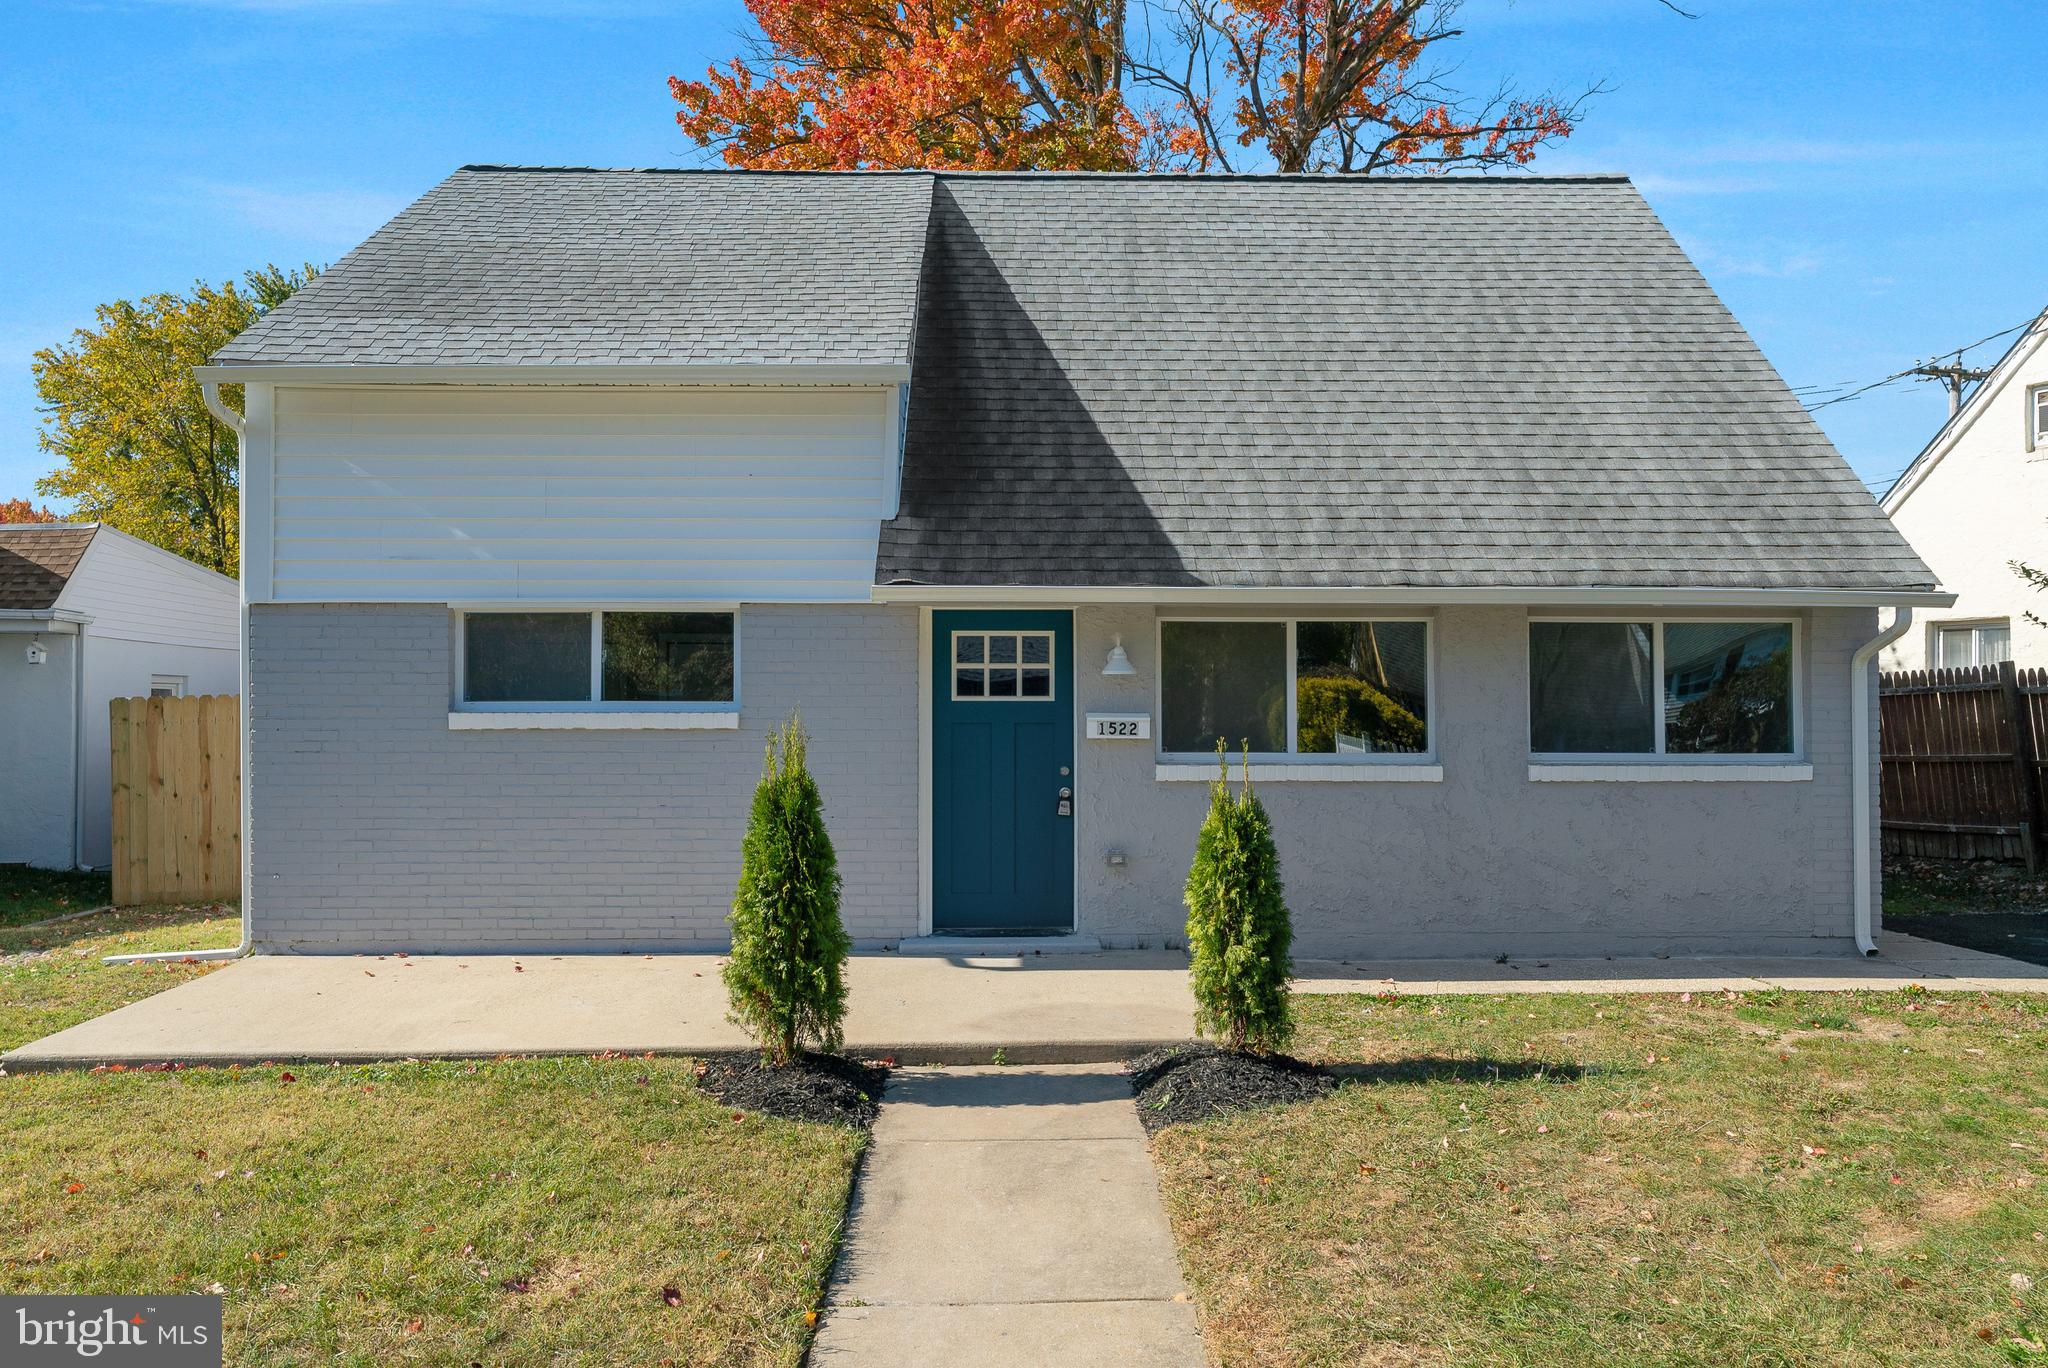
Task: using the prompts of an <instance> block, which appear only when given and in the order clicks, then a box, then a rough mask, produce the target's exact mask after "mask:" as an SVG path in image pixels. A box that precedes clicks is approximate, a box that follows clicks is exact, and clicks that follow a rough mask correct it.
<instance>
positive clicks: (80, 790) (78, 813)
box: [71, 622, 86, 869]
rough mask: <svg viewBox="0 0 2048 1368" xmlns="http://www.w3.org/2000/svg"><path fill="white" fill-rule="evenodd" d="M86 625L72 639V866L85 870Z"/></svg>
mask: <svg viewBox="0 0 2048 1368" xmlns="http://www.w3.org/2000/svg"><path fill="white" fill-rule="evenodd" d="M85 733H86V726H85V624H84V623H82V622H81V623H79V624H78V630H77V633H76V634H75V635H74V636H73V637H72V638H71V867H72V868H73V869H83V868H85Z"/></svg>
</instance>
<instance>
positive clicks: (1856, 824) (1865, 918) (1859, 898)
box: [1849, 608, 1913, 955]
mask: <svg viewBox="0 0 2048 1368" xmlns="http://www.w3.org/2000/svg"><path fill="white" fill-rule="evenodd" d="M1893 613H1894V616H1893V618H1892V625H1891V626H1889V627H1887V628H1885V629H1884V630H1883V631H1882V632H1879V633H1878V634H1877V635H1876V636H1874V637H1872V638H1871V639H1870V640H1868V641H1866V642H1864V643H1863V644H1862V645H1861V646H1859V647H1857V648H1856V654H1855V655H1852V656H1850V657H1849V752H1850V753H1849V773H1850V780H1849V783H1850V794H1849V811H1850V817H1849V826H1850V833H1849V846H1850V850H1851V852H1852V854H1851V857H1850V858H1851V859H1852V860H1854V861H1855V869H1854V871H1853V878H1854V885H1855V895H1854V896H1855V908H1854V912H1855V922H1856V948H1857V949H1858V950H1861V951H1862V952H1863V953H1864V954H1866V955H1874V954H1876V953H1877V940H1876V937H1875V936H1874V934H1873V933H1872V931H1871V915H1870V914H1871V897H1872V893H1873V889H1872V887H1871V879H1870V861H1871V848H1870V826H1871V821H1870V818H1871V812H1870V750H1871V740H1872V738H1871V732H1870V676H1869V673H1868V672H1869V668H1870V662H1871V661H1872V660H1873V659H1874V658H1875V657H1876V656H1877V653H1878V652H1879V651H1882V650H1883V649H1884V648H1885V647H1887V646H1889V645H1891V644H1892V643H1893V642H1894V641H1897V640H1898V639H1899V638H1900V637H1902V636H1904V635H1905V634H1906V629H1907V628H1908V627H1911V626H1912V625H1913V610H1912V609H1911V608H1896V609H1894V610H1893Z"/></svg>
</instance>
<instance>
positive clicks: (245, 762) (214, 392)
mask: <svg viewBox="0 0 2048 1368" xmlns="http://www.w3.org/2000/svg"><path fill="white" fill-rule="evenodd" d="M199 393H200V397H202V398H203V399H205V401H206V411H207V412H208V413H211V414H212V415H213V416H214V417H216V418H218V419H220V421H221V422H222V423H224V424H226V425H227V426H228V427H229V428H230V429H232V430H233V431H234V434H235V440H236V442H237V443H238V445H239V447H240V452H239V454H240V456H241V459H242V461H243V462H244V463H246V462H247V460H248V456H249V444H248V442H247V441H245V440H244V439H243V437H244V433H245V432H246V431H247V429H248V422H247V421H246V420H245V419H244V418H243V417H242V415H241V414H239V413H237V412H235V411H234V410H233V409H231V408H229V407H228V406H227V405H226V404H223V403H222V402H221V401H220V386H219V385H218V384H216V383H214V382H212V381H201V382H200V384H199ZM243 478H244V487H246V481H247V475H246V472H245V474H244V477H243ZM246 503H247V500H244V504H245V505H246ZM248 514H249V510H248V508H247V507H246V506H245V507H243V508H242V509H241V517H242V518H243V519H245V520H246V519H247V517H248ZM245 525H246V523H245ZM239 597H240V599H241V607H242V641H241V646H242V649H241V657H242V659H241V681H242V696H241V700H240V707H241V713H242V725H241V727H240V729H239V730H240V731H241V738H240V747H241V752H242V939H241V941H240V942H239V943H237V944H236V945H234V946H232V947H230V948H228V949H225V950H157V951H152V952H151V953H149V954H146V955H108V956H105V957H104V959H103V960H102V962H103V963H106V964H146V963H149V962H151V961H165V960H168V961H173V962H182V961H184V960H230V959H240V958H241V957H242V956H244V955H246V954H248V953H249V945H250V941H251V939H252V936H251V931H252V926H253V924H252V922H251V921H250V918H249V893H250V889H251V887H252V885H251V881H250V878H249V868H250V866H249V579H248V576H247V575H246V574H244V575H243V577H242V590H241V593H240V595H239Z"/></svg>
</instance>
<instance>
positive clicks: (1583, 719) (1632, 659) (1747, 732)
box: [1529, 620, 1799, 762]
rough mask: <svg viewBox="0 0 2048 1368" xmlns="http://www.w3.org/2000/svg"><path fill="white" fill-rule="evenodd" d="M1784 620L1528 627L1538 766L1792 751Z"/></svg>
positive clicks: (1792, 678) (1790, 668)
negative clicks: (1581, 761)
mask: <svg viewBox="0 0 2048 1368" xmlns="http://www.w3.org/2000/svg"><path fill="white" fill-rule="evenodd" d="M1793 657H1794V631H1793V625H1792V624H1791V623H1790V622H1707V621H1672V622H1659V621H1655V620H1644V621H1622V622H1614V621H1587V622H1549V621H1544V622H1532V623H1530V624H1529V750H1530V754H1531V756H1532V757H1533V758H1534V759H1536V760H1537V761H1538V762H1542V761H1563V762H1570V761H1574V760H1591V759H1599V760H1617V761H1626V762H1637V761H1652V762H1655V761H1661V760H1663V759H1664V758H1665V757H1684V758H1687V759H1694V758H1713V759H1719V758H1722V757H1731V756H1734V757H1741V756H1751V757H1760V758H1761V757H1777V758H1789V757H1791V756H1792V755H1794V754H1796V753H1797V747H1798V743H1799V738H1798V736H1797V734H1796V731H1797V722H1796V718H1797V712H1798V709H1797V707H1796V706H1795V698H1794V690H1795V689H1796V687H1797V683H1796V674H1795V670H1794V660H1793Z"/></svg>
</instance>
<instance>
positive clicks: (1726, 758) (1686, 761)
mask: <svg viewBox="0 0 2048 1368" xmlns="http://www.w3.org/2000/svg"><path fill="white" fill-rule="evenodd" d="M1528 622H1529V625H1530V626H1534V625H1535V624H1536V623H1539V622H1641V623H1647V624H1648V625H1649V627H1650V677H1651V678H1652V679H1653V680H1655V681H1656V699H1657V714H1656V718H1655V720H1654V721H1653V723H1652V726H1651V733H1652V741H1653V742H1654V744H1655V745H1656V750H1654V751H1584V752H1545V751H1535V750H1532V751H1530V752H1529V778H1530V779H1531V780H1533V781H1537V782H1545V781H1553V782H1554V781H1559V780H1569V779H1581V780H1587V779H1610V780H1625V781H1638V782H1640V781H1663V782H1670V783H1675V782H1681V781H1685V780H1700V781H1717V780H1718V781H1722V782H1732V781H1735V780H1741V779H1762V778H1780V779H1784V780H1793V781H1796V780H1799V779H1811V778H1812V777H1813V767H1812V766H1811V765H1809V764H1807V763H1806V655H1805V642H1804V633H1803V632H1802V630H1801V628H1802V627H1803V623H1802V621H1801V620H1800V619H1799V618H1796V617H1792V618H1784V617H1770V616H1760V615H1758V614H1755V613H1747V614H1721V615H1716V616H1711V617H1687V616H1681V617H1659V616H1657V615H1655V614H1646V613H1531V614H1530V615H1529V619H1528ZM1708 622H1733V623H1750V622H1754V623H1760V624H1769V625H1776V624H1780V623H1782V624H1784V625H1785V626H1786V627H1788V628H1789V629H1790V630H1791V634H1792V668H1791V685H1792V749H1791V750H1789V751H1785V752H1783V753H1769V754H1748V755H1694V754H1678V755H1672V754H1670V753H1668V752H1667V751H1666V750H1665V749H1664V745H1665V737H1664V629H1665V628H1666V627H1667V626H1672V625H1677V626H1680V627H1684V626H1690V625H1693V624H1697V623H1708ZM1522 665H1523V668H1522V674H1523V687H1522V737H1523V744H1524V745H1528V744H1530V741H1529V738H1530V737H1532V736H1533V735H1534V733H1535V727H1536V717H1535V711H1534V708H1535V700H1534V699H1533V698H1531V697H1530V690H1529V681H1530V680H1531V679H1532V678H1533V676H1534V672H1535V670H1534V665H1535V662H1534V661H1533V660H1532V659H1531V658H1530V655H1529V634H1528V632H1527V630H1526V628H1525V629H1524V631H1523V635H1522ZM1745 770H1747V771H1773V772H1774V773H1771V774H1768V775H1766V774H1762V773H1748V774H1745V773H1740V771H1745ZM1801 770H1804V771H1805V773H1803V774H1801V773H1799V771H1801ZM1600 771H1605V773H1601V772H1600Z"/></svg>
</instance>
